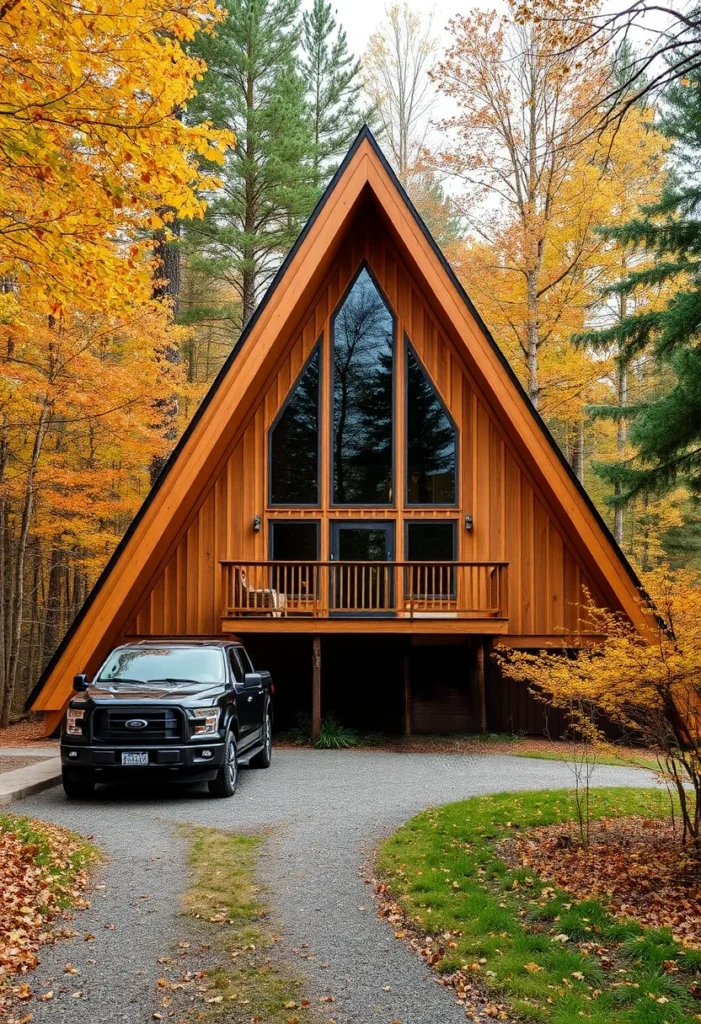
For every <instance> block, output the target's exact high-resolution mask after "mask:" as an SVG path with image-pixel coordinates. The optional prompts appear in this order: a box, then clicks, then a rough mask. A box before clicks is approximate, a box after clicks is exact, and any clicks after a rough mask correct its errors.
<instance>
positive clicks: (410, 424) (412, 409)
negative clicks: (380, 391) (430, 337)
mask: <svg viewBox="0 0 701 1024" xmlns="http://www.w3.org/2000/svg"><path fill="white" fill-rule="evenodd" d="M406 351H407V357H406V358H407V501H408V503H409V504H410V505H452V504H454V503H455V501H456V500H457V499H456V486H455V481H456V475H457V474H456V451H457V445H456V437H455V428H454V427H453V425H452V423H451V422H450V420H449V418H448V415H447V413H446V411H445V409H444V407H443V403H442V402H441V400H440V398H439V397H438V395H437V394H436V391H435V389H434V387H433V385H432V384H431V382H430V380H429V379H428V377H427V376H426V374H425V373H424V371H423V369H422V367H421V365H420V363H419V361H418V359H417V357H416V355H415V354H414V351H413V349H412V348H411V345H407V350H406Z"/></svg>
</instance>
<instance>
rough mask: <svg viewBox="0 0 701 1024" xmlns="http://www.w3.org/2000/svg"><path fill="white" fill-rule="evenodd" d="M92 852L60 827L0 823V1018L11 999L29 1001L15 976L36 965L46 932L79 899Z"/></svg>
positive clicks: (25, 987) (18, 820) (28, 822)
mask: <svg viewBox="0 0 701 1024" xmlns="http://www.w3.org/2000/svg"><path fill="white" fill-rule="evenodd" d="M93 856H94V851H93V850H92V849H91V848H89V847H87V846H86V844H85V843H84V842H83V841H82V840H79V839H78V838H77V837H76V836H74V835H73V834H72V833H71V832H69V831H68V829H65V828H63V827H61V826H60V825H48V824H46V823H45V822H35V821H32V820H30V819H28V818H18V817H16V816H14V815H6V816H4V817H2V818H0V1015H1V1014H2V1010H3V1006H4V1007H5V1008H7V1006H8V1001H9V999H10V996H14V997H15V998H18V999H20V1000H23V999H30V998H31V997H32V990H31V986H29V985H27V984H23V983H22V982H21V981H20V980H19V979H18V978H17V977H16V976H17V975H19V976H20V977H21V975H23V974H25V973H26V972H27V971H30V970H32V969H33V968H34V967H36V964H37V949H38V948H39V946H40V945H41V944H42V942H45V941H47V938H48V936H47V933H46V927H47V925H48V923H49V922H50V921H51V919H52V918H54V917H55V916H56V914H57V913H58V912H59V910H60V909H61V908H62V907H65V906H68V905H69V904H73V905H75V904H76V903H78V902H79V901H80V899H81V893H82V892H83V890H84V889H85V886H86V883H87V878H86V873H85V866H86V865H87V863H88V861H89V860H90V859H91V858H92V857H93Z"/></svg>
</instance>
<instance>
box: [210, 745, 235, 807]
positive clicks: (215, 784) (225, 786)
mask: <svg viewBox="0 0 701 1024" xmlns="http://www.w3.org/2000/svg"><path fill="white" fill-rule="evenodd" d="M238 781H239V752H238V748H237V746H236V737H235V736H234V734H233V732H229V733H227V736H226V744H225V746H224V760H223V762H222V765H221V767H220V769H219V771H218V772H217V777H216V778H215V779H212V780H211V781H210V782H208V783H207V785H208V786H209V792H210V793H211V794H212V796H220V797H222V796H233V795H234V793H235V792H236V786H237V784H238Z"/></svg>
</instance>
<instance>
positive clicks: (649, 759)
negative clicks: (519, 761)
mask: <svg viewBox="0 0 701 1024" xmlns="http://www.w3.org/2000/svg"><path fill="white" fill-rule="evenodd" d="M561 746H562V745H561ZM513 754H514V756H515V757H533V758H536V759H539V760H541V761H565V762H567V761H572V760H573V759H574V758H573V756H572V754H569V753H568V752H567V750H562V749H556V750H519V749H518V748H517V749H516V750H514V751H513ZM592 764H611V765H614V766H615V767H616V768H649V769H651V770H652V771H655V770H656V769H659V764H658V762H657V758H656V757H653V756H652V755H651V754H648V753H646V752H645V751H644V750H641V752H640V754H628V753H625V754H624V753H623V752H622V751H621V753H620V754H616V753H612V754H606V753H603V754H594V755H593V756H592Z"/></svg>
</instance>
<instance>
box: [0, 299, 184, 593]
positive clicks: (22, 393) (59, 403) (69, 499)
mask: <svg viewBox="0 0 701 1024" xmlns="http://www.w3.org/2000/svg"><path fill="white" fill-rule="evenodd" d="M183 334H185V331H184V330H183V329H182V328H176V327H174V326H173V325H172V324H171V322H170V313H169V310H168V308H167V307H166V306H165V305H163V304H159V303H150V304H148V305H146V306H144V307H143V308H141V309H139V310H136V311H134V312H133V313H131V314H129V315H123V316H122V317H120V318H116V317H114V316H109V315H107V314H99V313H97V312H95V313H90V314H85V313H83V314H80V315H78V314H77V313H74V314H72V315H68V314H66V315H65V316H64V317H63V318H62V320H61V322H60V324H59V325H58V326H53V327H49V326H48V325H47V324H46V322H45V320H44V318H42V317H41V316H38V315H35V314H34V315H33V314H26V313H25V314H24V315H23V318H22V323H21V324H18V323H14V324H12V325H0V367H1V373H0V423H2V437H3V440H4V443H5V445H6V447H7V450H8V452H9V453H11V456H12V457H11V458H9V459H8V460H7V461H6V463H5V464H4V466H3V475H2V479H1V481H0V483H1V485H2V486H1V487H0V495H1V496H2V499H3V500H4V502H5V503H6V505H5V507H6V508H7V509H8V510H12V509H20V508H22V507H23V503H24V502H25V499H26V488H27V470H28V467H29V465H30V464H31V460H32V456H33V454H35V452H36V445H37V439H38V437H39V424H40V423H42V422H43V423H44V431H43V434H42V436H41V450H40V452H39V453H38V458H37V459H36V466H35V481H34V501H33V509H32V511H33V517H34V518H33V529H32V535H33V537H34V538H35V540H36V541H37V542H39V543H40V544H42V545H44V546H45V547H46V549H47V550H48V549H50V548H51V545H52V543H53V542H55V541H56V539H57V538H63V540H64V542H65V543H66V544H70V545H71V546H72V547H75V548H77V549H79V550H80V551H81V553H82V555H81V557H82V562H83V567H84V570H85V571H86V572H87V575H88V579H89V580H93V579H95V578H96V575H97V574H98V573H99V571H100V570H101V568H102V566H103V565H104V562H105V559H106V557H108V555H109V554H110V553H111V551H112V550H113V549H114V547H115V546H116V544H117V543H118V542H119V540H120V538H121V535H122V533H123V532H124V530H125V529H126V527H127V526H128V524H129V522H130V520H131V519H132V517H133V516H134V514H135V513H136V511H137V509H138V507H139V505H140V504H141V502H142V501H143V500H144V498H145V496H146V493H147V490H148V485H149V481H148V468H149V466H150V464H151V462H152V460H153V459H154V458H158V457H161V456H163V455H166V454H167V443H166V441H165V439H164V434H163V430H162V429H161V422H160V421H161V417H162V414H161V412H160V410H159V407H158V405H157V402H158V400H161V401H165V400H167V399H168V398H169V397H170V396H171V395H172V394H174V393H178V392H179V391H180V390H181V389H182V387H183V371H182V367H181V366H180V365H178V364H173V363H170V362H168V361H167V360H164V359H161V358H159V354H158V353H159V351H160V350H163V349H165V348H166V347H167V346H169V345H172V344H173V343H177V341H178V338H179V336H180V335H183Z"/></svg>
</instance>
